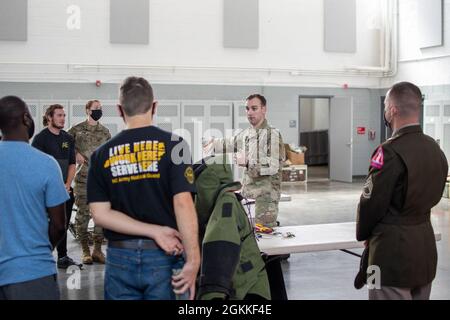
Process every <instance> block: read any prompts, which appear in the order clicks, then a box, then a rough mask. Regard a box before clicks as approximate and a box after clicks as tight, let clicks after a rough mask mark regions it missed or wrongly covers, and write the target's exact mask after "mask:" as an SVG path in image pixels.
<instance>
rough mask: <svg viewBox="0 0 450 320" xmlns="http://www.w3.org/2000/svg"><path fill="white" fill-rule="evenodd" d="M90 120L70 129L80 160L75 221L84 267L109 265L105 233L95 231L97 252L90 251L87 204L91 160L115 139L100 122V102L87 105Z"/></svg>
mask: <svg viewBox="0 0 450 320" xmlns="http://www.w3.org/2000/svg"><path fill="white" fill-rule="evenodd" d="M86 114H87V120H86V121H83V122H81V123H78V124H77V125H75V126H73V127H72V128H70V130H69V131H68V132H69V133H70V134H71V135H72V136H73V138H74V139H75V150H76V158H77V173H76V176H75V188H74V193H75V204H76V205H77V207H78V211H77V215H76V218H75V223H76V231H77V235H78V239H79V240H80V243H81V248H82V250H83V257H82V260H83V263H84V264H92V263H93V262H99V263H105V255H104V254H103V252H102V249H101V246H102V242H103V230H102V228H100V227H97V226H96V227H95V228H94V236H93V238H94V250H93V252H92V255H91V252H90V250H89V237H88V224H89V220H90V218H91V215H90V212H89V206H88V204H87V197H86V194H87V187H86V186H87V175H88V166H89V158H90V156H91V154H92V153H93V152H94V151H95V149H97V148H98V147H99V146H100V145H102V144H103V143H105V142H106V141H107V140H109V139H110V138H111V134H110V132H109V130H108V128H106V127H105V126H103V125H101V124H100V123H99V122H98V120H99V119H100V118H101V116H102V109H101V104H100V102H99V101H98V100H90V101H88V103H87V104H86Z"/></svg>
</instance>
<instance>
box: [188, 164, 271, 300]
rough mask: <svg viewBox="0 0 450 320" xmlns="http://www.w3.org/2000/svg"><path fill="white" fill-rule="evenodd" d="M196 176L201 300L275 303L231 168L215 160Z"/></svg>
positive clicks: (200, 167)
mask: <svg viewBox="0 0 450 320" xmlns="http://www.w3.org/2000/svg"><path fill="white" fill-rule="evenodd" d="M217 160H218V161H217ZM194 173H195V176H196V178H195V187H196V190H197V194H196V199H195V208H196V210H197V214H198V220H199V225H200V227H199V232H200V241H201V242H202V263H201V272H200V279H199V280H200V281H199V289H198V295H197V297H198V299H201V300H210V299H230V300H250V299H251V300H259V299H270V288H269V280H268V277H267V272H266V270H265V264H264V261H263V259H262V257H261V253H260V251H259V248H258V245H257V243H256V239H255V235H254V233H253V227H252V225H251V224H250V221H249V219H248V217H247V214H246V212H245V210H244V208H243V207H242V204H241V203H240V201H239V199H238V197H239V195H237V194H236V193H235V192H236V191H237V190H239V189H240V188H241V184H240V183H239V182H233V175H232V172H231V167H230V165H229V164H225V163H224V161H223V158H217V157H211V158H209V159H207V160H205V161H204V162H203V163H202V164H196V165H195V166H194Z"/></svg>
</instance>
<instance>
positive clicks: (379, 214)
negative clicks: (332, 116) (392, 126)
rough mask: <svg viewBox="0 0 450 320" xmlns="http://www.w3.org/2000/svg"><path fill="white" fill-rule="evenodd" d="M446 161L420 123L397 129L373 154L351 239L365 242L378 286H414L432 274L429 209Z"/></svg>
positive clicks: (433, 247) (433, 249) (436, 195)
mask: <svg viewBox="0 0 450 320" xmlns="http://www.w3.org/2000/svg"><path fill="white" fill-rule="evenodd" d="M447 172H448V164H447V159H446V158H445V155H444V153H443V152H442V150H441V149H440V148H439V145H438V144H437V143H436V142H435V141H434V140H433V139H432V138H430V137H429V136H427V135H425V134H423V132H422V129H421V128H420V126H419V125H413V126H407V127H403V128H401V129H400V130H399V131H398V132H397V133H395V135H394V136H393V137H392V138H390V139H388V140H387V141H386V142H384V143H383V144H382V145H381V146H379V147H378V148H377V150H376V151H375V152H374V154H373V155H372V160H371V166H370V169H369V174H368V176H367V180H366V183H365V185H364V190H363V193H362V195H361V198H360V202H359V205H358V214H357V227H356V238H357V239H358V240H359V241H363V240H368V241H369V261H368V265H369V266H371V265H375V266H378V267H379V268H380V272H381V274H380V276H381V277H380V280H381V285H382V286H392V287H403V288H414V287H417V286H422V285H425V284H428V283H431V281H432V280H433V279H434V277H435V275H436V265H437V250H436V241H435V236H434V231H433V227H432V225H431V221H430V211H431V208H432V207H433V206H435V205H436V204H437V203H438V202H439V201H440V199H441V197H442V192H443V189H444V186H445V181H446V178H447Z"/></svg>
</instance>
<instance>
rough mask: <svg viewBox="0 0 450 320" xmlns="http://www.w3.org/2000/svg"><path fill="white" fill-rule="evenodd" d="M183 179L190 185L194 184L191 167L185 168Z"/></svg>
mask: <svg viewBox="0 0 450 320" xmlns="http://www.w3.org/2000/svg"><path fill="white" fill-rule="evenodd" d="M184 177H185V178H186V180H187V182H189V183H190V184H193V183H194V170H192V167H187V168H186V170H185V171H184Z"/></svg>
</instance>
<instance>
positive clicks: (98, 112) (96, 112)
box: [91, 109, 103, 121]
mask: <svg viewBox="0 0 450 320" xmlns="http://www.w3.org/2000/svg"><path fill="white" fill-rule="evenodd" d="M102 115H103V112H102V110H101V109H96V110H92V111H91V118H92V119H93V120H94V121H98V120H100V118H101V117H102Z"/></svg>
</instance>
